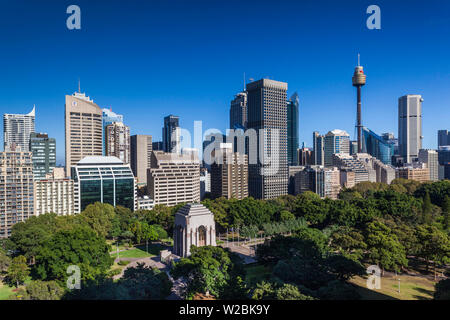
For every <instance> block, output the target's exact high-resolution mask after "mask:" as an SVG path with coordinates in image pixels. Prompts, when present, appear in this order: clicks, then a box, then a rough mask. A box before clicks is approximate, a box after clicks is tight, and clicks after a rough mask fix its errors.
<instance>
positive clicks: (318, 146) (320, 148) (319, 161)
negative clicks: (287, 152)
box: [313, 131, 325, 166]
mask: <svg viewBox="0 0 450 320" xmlns="http://www.w3.org/2000/svg"><path fill="white" fill-rule="evenodd" d="M313 145H314V150H313V152H314V157H313V158H314V164H315V165H317V166H323V165H324V163H325V159H324V136H321V135H320V134H319V133H318V132H317V131H314V132H313Z"/></svg>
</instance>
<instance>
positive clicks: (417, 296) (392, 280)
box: [350, 275, 435, 300]
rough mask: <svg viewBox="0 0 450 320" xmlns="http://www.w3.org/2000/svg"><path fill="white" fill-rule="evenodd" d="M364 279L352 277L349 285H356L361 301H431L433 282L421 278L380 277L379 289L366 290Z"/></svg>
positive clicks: (402, 276) (403, 276) (401, 276)
mask: <svg viewBox="0 0 450 320" xmlns="http://www.w3.org/2000/svg"><path fill="white" fill-rule="evenodd" d="M398 278H400V279H401V280H400V293H398V280H397V279H398ZM366 281H367V279H366V278H362V277H354V278H353V279H351V280H350V283H353V284H356V285H357V286H358V287H357V290H358V292H359V293H360V295H361V298H362V299H363V300H382V299H400V300H431V299H433V293H434V284H435V282H433V281H431V280H428V279H426V278H423V277H412V276H407V275H400V276H397V277H382V278H381V289H378V290H371V289H368V288H367V285H366Z"/></svg>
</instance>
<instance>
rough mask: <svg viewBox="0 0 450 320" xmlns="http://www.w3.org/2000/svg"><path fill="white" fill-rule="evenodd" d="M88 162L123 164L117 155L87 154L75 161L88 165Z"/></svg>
mask: <svg viewBox="0 0 450 320" xmlns="http://www.w3.org/2000/svg"><path fill="white" fill-rule="evenodd" d="M88 164H120V165H123V162H122V160H120V159H119V158H117V157H103V156H89V157H84V158H83V159H81V160H80V161H78V163H77V165H88Z"/></svg>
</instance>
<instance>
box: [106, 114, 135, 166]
mask: <svg viewBox="0 0 450 320" xmlns="http://www.w3.org/2000/svg"><path fill="white" fill-rule="evenodd" d="M104 130H105V131H104V133H105V151H106V153H105V155H106V156H112V157H117V158H119V159H120V160H121V161H122V162H123V163H130V127H128V126H126V125H124V124H123V122H113V123H111V124H108V125H106V127H105V128H104Z"/></svg>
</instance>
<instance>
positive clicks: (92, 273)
mask: <svg viewBox="0 0 450 320" xmlns="http://www.w3.org/2000/svg"><path fill="white" fill-rule="evenodd" d="M110 251H111V246H110V245H108V244H107V243H106V241H105V238H103V237H101V236H98V235H97V233H96V232H95V231H94V230H92V229H91V228H89V227H86V226H77V227H74V228H73V229H71V230H61V231H58V232H56V233H55V234H54V235H53V236H52V237H51V238H50V239H49V240H48V241H47V242H46V243H45V244H44V245H43V246H42V248H41V250H40V252H39V254H38V256H37V258H36V259H37V262H38V263H37V266H36V272H37V275H38V276H39V277H40V279H42V280H58V281H60V282H64V281H66V280H67V277H68V274H67V268H68V267H69V266H70V265H77V266H78V267H79V268H80V271H81V279H93V278H96V277H98V276H101V275H103V274H105V273H106V272H107V271H108V269H109V267H110V266H111V265H112V263H113V259H112V258H111V257H110V255H109V252H110Z"/></svg>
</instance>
